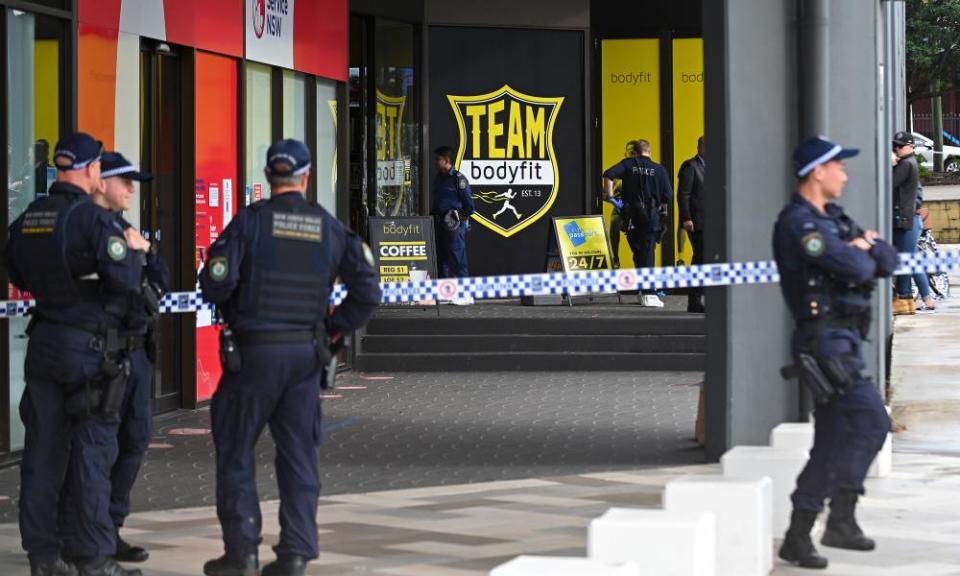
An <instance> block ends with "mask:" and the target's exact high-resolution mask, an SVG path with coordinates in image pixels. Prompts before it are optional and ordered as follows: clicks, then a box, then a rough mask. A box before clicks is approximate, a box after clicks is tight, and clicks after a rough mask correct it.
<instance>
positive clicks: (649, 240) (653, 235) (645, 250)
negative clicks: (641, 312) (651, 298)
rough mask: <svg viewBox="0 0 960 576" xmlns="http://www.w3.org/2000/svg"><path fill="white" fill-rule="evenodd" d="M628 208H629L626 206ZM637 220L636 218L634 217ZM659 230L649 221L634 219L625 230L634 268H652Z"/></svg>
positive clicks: (644, 292) (653, 291) (650, 290)
mask: <svg viewBox="0 0 960 576" xmlns="http://www.w3.org/2000/svg"><path fill="white" fill-rule="evenodd" d="M628 209H629V208H628ZM635 220H637V219H635ZM658 235H659V232H658V231H657V230H655V229H653V228H652V227H651V226H650V223H649V222H644V221H642V219H641V221H639V222H637V221H635V222H634V224H633V227H632V228H631V229H629V230H627V242H628V243H629V244H630V250H631V251H632V252H633V267H634V268H652V267H653V264H654V262H656V259H655V256H654V251H655V250H656V248H657V237H658ZM655 292H656V290H653V289H649V290H643V291H642V293H643V294H653V293H655Z"/></svg>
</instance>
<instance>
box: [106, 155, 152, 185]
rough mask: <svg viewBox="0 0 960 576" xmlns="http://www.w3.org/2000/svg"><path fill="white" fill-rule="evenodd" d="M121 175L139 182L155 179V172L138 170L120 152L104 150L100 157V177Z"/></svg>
mask: <svg viewBox="0 0 960 576" xmlns="http://www.w3.org/2000/svg"><path fill="white" fill-rule="evenodd" d="M117 176H119V177H120V178H126V179H127V180H136V181H137V182H149V181H150V180H153V174H150V173H149V172H140V171H138V170H137V169H136V168H135V167H134V166H133V164H132V163H131V162H130V161H129V160H127V159H126V158H124V157H123V154H121V153H119V152H104V154H103V157H102V158H100V177H101V178H113V177H117Z"/></svg>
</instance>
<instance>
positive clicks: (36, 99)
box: [5, 10, 62, 450]
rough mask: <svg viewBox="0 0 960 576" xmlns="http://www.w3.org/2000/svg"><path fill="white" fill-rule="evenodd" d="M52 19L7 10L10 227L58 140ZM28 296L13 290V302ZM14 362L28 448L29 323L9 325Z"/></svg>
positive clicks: (13, 410)
mask: <svg viewBox="0 0 960 576" xmlns="http://www.w3.org/2000/svg"><path fill="white" fill-rule="evenodd" d="M61 32H62V25H61V24H60V23H59V22H58V21H56V20H53V19H49V18H46V17H41V16H35V15H33V14H30V13H28V12H23V11H20V10H7V26H6V34H5V36H6V42H7V55H8V56H7V78H6V80H7V90H8V100H7V110H6V111H5V113H6V115H7V118H6V121H7V127H8V131H7V208H8V217H9V221H8V223H9V222H12V221H13V220H14V219H15V218H16V217H17V216H19V215H20V214H21V213H23V211H24V210H26V208H27V206H28V205H29V204H30V203H31V202H32V201H33V200H35V199H36V198H37V196H41V195H44V194H46V193H47V188H48V187H49V184H51V183H52V181H51V180H52V179H51V178H49V177H48V168H49V166H50V153H51V150H52V148H53V146H55V145H56V142H57V140H58V138H59V125H60V101H59V94H60V91H59V85H60V84H59V83H60V64H61V63H60V34H61ZM22 296H23V295H22V294H20V293H19V292H17V291H16V289H15V288H14V287H13V286H12V285H10V286H8V297H9V298H20V297H22ZM7 326H8V330H9V332H8V335H9V342H10V345H9V350H8V352H9V358H10V373H9V375H8V376H9V382H10V395H9V397H10V405H9V406H8V410H9V412H8V414H9V419H8V420H7V422H9V426H10V428H9V432H10V449H11V450H19V449H22V448H23V425H22V423H21V422H20V416H19V414H18V411H17V407H18V405H19V404H20V397H21V396H22V395H23V390H24V386H25V383H24V376H23V361H24V357H25V356H26V349H27V339H26V337H25V336H24V332H25V330H26V326H27V320H26V319H24V318H11V319H10V320H9V321H8V324H7Z"/></svg>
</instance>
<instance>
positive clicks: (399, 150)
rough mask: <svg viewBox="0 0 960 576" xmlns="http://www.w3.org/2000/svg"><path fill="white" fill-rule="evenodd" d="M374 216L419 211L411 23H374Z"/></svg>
mask: <svg viewBox="0 0 960 576" xmlns="http://www.w3.org/2000/svg"><path fill="white" fill-rule="evenodd" d="M374 44H375V46H376V50H375V52H376V56H375V59H374V61H375V64H376V84H377V94H376V130H377V132H376V139H377V180H376V185H377V215H379V216H414V215H418V214H419V213H420V186H419V179H420V176H419V158H420V105H419V99H418V95H417V84H416V74H415V73H414V30H413V25H411V24H403V23H399V22H392V21H389V20H377V24H376V37H375V39H374Z"/></svg>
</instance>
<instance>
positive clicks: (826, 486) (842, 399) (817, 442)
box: [773, 138, 897, 569]
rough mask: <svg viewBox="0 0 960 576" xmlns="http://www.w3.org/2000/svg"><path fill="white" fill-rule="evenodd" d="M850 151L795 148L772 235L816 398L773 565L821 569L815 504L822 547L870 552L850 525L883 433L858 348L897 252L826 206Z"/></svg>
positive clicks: (824, 143) (880, 408)
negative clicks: (794, 183) (792, 179)
mask: <svg viewBox="0 0 960 576" xmlns="http://www.w3.org/2000/svg"><path fill="white" fill-rule="evenodd" d="M857 153H858V151H857V150H854V149H844V148H842V147H841V146H838V145H836V144H834V143H832V142H830V141H828V140H825V139H823V138H811V139H809V140H807V141H805V142H803V143H802V144H800V145H799V146H798V147H797V149H796V151H795V152H794V155H793V160H794V163H795V166H796V175H797V177H798V178H799V179H800V183H799V185H798V187H797V193H796V194H795V195H794V196H793V199H792V200H791V201H790V203H789V204H788V205H787V206H786V208H784V209H783V211H782V212H781V213H780V216H779V218H778V219H777V223H776V227H775V228H774V236H773V250H774V256H775V258H776V261H777V266H778V267H779V271H780V278H781V280H780V288H781V290H782V292H783V297H784V299H785V300H786V303H787V306H788V307H789V309H790V312H791V313H792V315H793V318H794V320H795V321H796V329H795V331H794V336H793V353H794V356H795V358H796V359H797V361H798V365H800V364H803V362H802V358H803V357H804V356H807V357H809V358H811V359H812V360H813V362H812V363H808V364H807V365H806V366H807V368H806V369H804V370H802V373H801V376H800V378H801V381H802V382H805V383H807V384H809V385H810V387H811V390H814V391H815V399H816V400H817V405H816V408H815V412H814V413H815V429H816V433H815V439H814V445H813V449H812V450H811V451H810V460H809V461H808V463H807V465H806V467H805V468H804V469H803V472H801V473H800V476H799V477H798V478H797V488H796V490H795V491H794V493H793V496H792V500H793V514H792V516H791V519H790V528H789V530H787V534H786V537H785V539H784V542H783V546H782V547H781V548H780V557H781V558H783V559H784V560H787V561H789V562H793V563H796V564H798V565H800V566H802V567H804V568H821V569H822V568H826V566H827V560H826V559H825V558H823V557H821V556H820V555H819V554H818V553H817V550H816V548H815V547H814V545H813V542H812V541H811V539H810V530H811V528H812V527H813V524H814V522H815V521H816V518H817V514H818V513H819V512H820V511H821V510H822V509H823V503H824V500H825V499H827V498H829V499H830V516H829V519H828V520H827V527H826V531H825V532H824V535H823V539H822V540H821V542H822V543H823V545H824V546H832V547H836V548H845V549H848V550H872V549H873V548H874V541H873V540H871V539H869V538H867V537H866V536H864V534H863V531H862V530H861V529H860V527H859V526H858V524H857V521H856V519H855V517H854V510H855V508H856V505H857V499H858V497H859V496H860V495H861V494H863V492H864V487H863V481H864V478H865V477H866V475H867V470H868V469H869V468H870V464H871V463H872V462H873V460H874V457H875V456H876V454H877V452H878V451H879V450H880V448H881V447H882V446H883V443H884V441H885V439H886V437H887V433H888V432H889V431H890V419H889V417H888V416H887V412H886V410H885V409H884V405H883V400H882V399H881V397H880V394H879V393H878V392H877V387H876V385H875V384H874V382H872V381H871V380H870V379H869V378H868V377H866V376H864V375H863V374H862V370H863V369H864V362H863V358H862V353H861V346H862V340H863V338H864V337H865V336H866V334H867V330H868V329H869V324H870V310H871V303H870V302H871V291H872V289H873V287H874V284H875V280H876V278H880V277H888V276H890V275H891V274H892V273H893V271H894V269H895V268H896V266H897V252H896V250H895V249H894V248H893V247H892V246H891V245H890V244H887V243H886V242H884V241H883V240H880V239H879V237H878V235H877V233H876V232H875V231H872V230H867V231H864V230H863V229H861V228H860V227H859V226H857V225H856V223H854V222H853V221H852V220H851V219H850V218H849V217H848V216H847V215H846V214H845V213H844V212H843V209H842V208H841V207H840V206H838V205H837V204H833V203H832V201H833V200H836V199H838V198H839V197H840V195H841V193H842V192H843V187H844V184H845V183H846V181H847V175H846V171H845V168H844V164H843V159H844V158H851V157H853V156H856V155H857Z"/></svg>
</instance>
